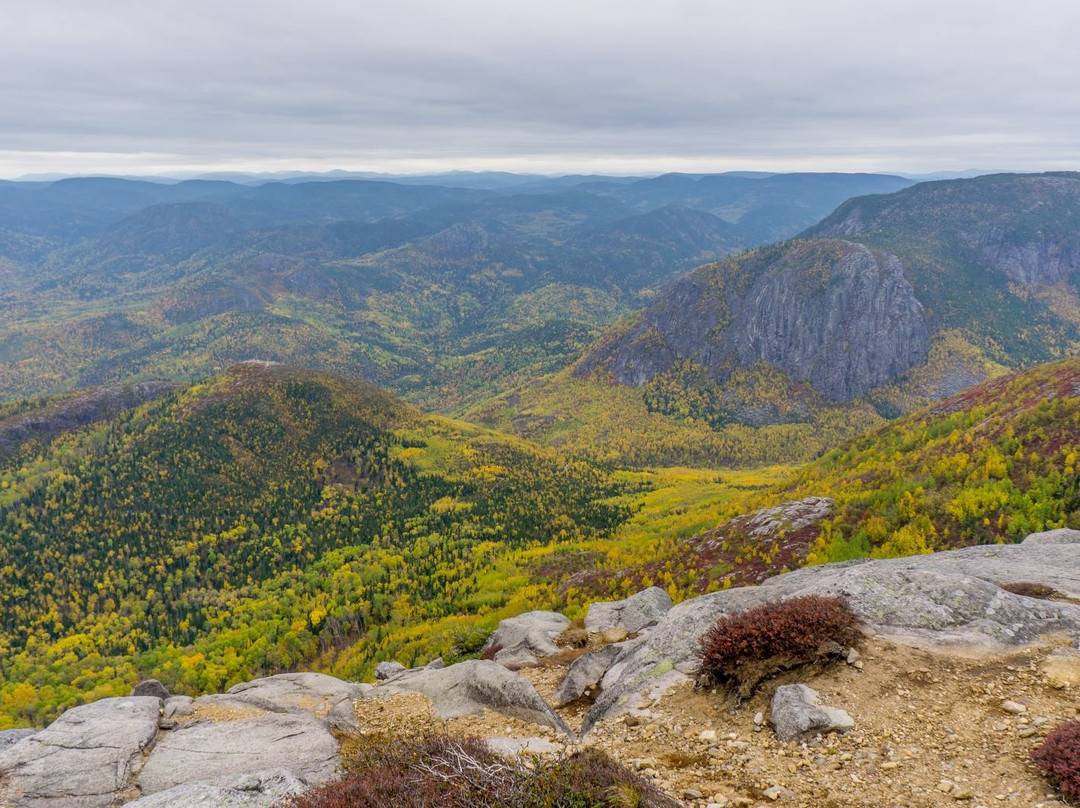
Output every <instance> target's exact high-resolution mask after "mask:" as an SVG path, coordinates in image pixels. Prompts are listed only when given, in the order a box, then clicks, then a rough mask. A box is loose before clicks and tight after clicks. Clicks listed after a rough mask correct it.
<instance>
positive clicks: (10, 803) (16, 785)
mask: <svg viewBox="0 0 1080 808" xmlns="http://www.w3.org/2000/svg"><path fill="white" fill-rule="evenodd" d="M160 709H161V701H160V699H156V698H145V697H140V698H117V699H102V700H101V701H96V702H94V703H93V704H86V705H83V706H81V707H74V708H72V709H71V710H68V711H67V712H66V713H64V714H63V715H62V716H60V718H58V719H56V721H54V722H53V723H52V724H50V725H49V727H48V728H47V729H44V730H42V731H41V732H38V733H36V734H34V735H31V736H29V737H26V738H24V739H23V740H21V741H20V742H19V743H17V744H15V745H14V746H12V747H9V748H8V749H6V750H4V751H3V752H0V770H3V771H6V772H7V773H8V775H9V776H8V780H7V782H6V783H5V785H4V787H3V789H4V790H3V792H2V793H0V804H2V805H4V806H5V807H6V808H98V806H101V808H106V807H107V806H112V805H113V804H114V803H116V802H117V801H118V799H119V798H120V796H121V795H123V794H124V793H125V792H126V791H127V790H128V789H129V788H130V787H131V785H132V783H133V782H134V779H135V776H136V775H137V774H138V772H139V769H140V767H141V766H142V763H143V751H144V750H146V749H147V748H148V747H149V746H150V745H151V743H153V741H154V738H155V737H156V736H157V732H158V713H159V711H160Z"/></svg>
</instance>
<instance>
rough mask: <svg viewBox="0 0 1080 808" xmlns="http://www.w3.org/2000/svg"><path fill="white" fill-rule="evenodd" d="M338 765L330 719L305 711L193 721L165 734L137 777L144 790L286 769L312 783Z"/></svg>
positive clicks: (323, 778) (323, 779)
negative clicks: (237, 718)
mask: <svg viewBox="0 0 1080 808" xmlns="http://www.w3.org/2000/svg"><path fill="white" fill-rule="evenodd" d="M339 764H340V756H339V751H338V742H337V740H336V739H335V738H334V736H333V734H332V733H331V731H330V725H329V724H327V722H325V721H323V720H321V719H318V718H315V717H314V716H312V715H308V714H306V713H296V714H291V713H290V714H287V715H281V714H279V715H262V716H258V717H256V718H248V719H243V720H239V721H191V722H189V723H186V724H181V725H180V726H179V727H177V728H176V729H174V730H171V731H169V732H163V733H161V737H160V738H158V741H157V744H156V745H155V746H154V750H153V752H152V754H151V755H150V757H149V759H147V761H146V764H145V765H144V766H143V767H142V771H141V772H140V774H139V777H138V786H139V788H140V789H141V790H142V793H143V794H144V795H146V794H156V793H157V792H160V791H167V790H168V789H171V788H174V787H176V786H178V785H182V784H184V783H190V782H209V783H213V782H218V781H223V780H228V779H230V778H235V777H242V776H245V775H250V774H252V773H254V772H259V771H264V770H267V769H285V770H287V771H289V772H290V773H292V774H293V775H294V776H295V777H297V778H299V779H301V780H303V781H304V782H306V783H308V784H310V785H317V784H320V783H324V782H326V781H327V780H329V779H330V778H331V777H333V776H334V774H335V773H336V772H337V770H338V767H339Z"/></svg>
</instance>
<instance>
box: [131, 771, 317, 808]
mask: <svg viewBox="0 0 1080 808" xmlns="http://www.w3.org/2000/svg"><path fill="white" fill-rule="evenodd" d="M307 788H308V784H307V783H305V782H304V781H303V780H301V779H299V778H298V777H296V776H295V775H294V774H293V773H292V772H291V771H288V770H287V769H273V770H270V771H261V772H254V773H253V774H245V775H241V776H240V777H234V778H232V779H231V780H227V781H226V782H224V783H222V784H220V785H214V784H213V783H205V782H198V783H184V784H183V785H179V786H176V787H174V788H170V789H169V790H168V791H159V792H158V793H157V794H151V795H150V796H147V797H141V798H140V799H137V800H135V801H134V802H129V803H126V805H125V808H272V806H275V805H281V804H282V803H283V802H285V800H287V799H288V798H289V797H292V796H295V795H296V794H301V793H303V792H304V791H305V790H306V789H307Z"/></svg>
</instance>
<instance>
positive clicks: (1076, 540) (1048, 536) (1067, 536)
mask: <svg viewBox="0 0 1080 808" xmlns="http://www.w3.org/2000/svg"><path fill="white" fill-rule="evenodd" d="M1023 543H1024V544H1080V530H1070V529H1069V528H1067V527H1061V528H1058V529H1057V530H1046V531H1043V532H1042V533H1032V534H1030V535H1029V536H1028V537H1027V538H1025V539H1024V541H1023Z"/></svg>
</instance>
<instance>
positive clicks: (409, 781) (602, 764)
mask: <svg viewBox="0 0 1080 808" xmlns="http://www.w3.org/2000/svg"><path fill="white" fill-rule="evenodd" d="M348 765H349V769H350V770H349V772H348V773H347V774H346V775H345V776H344V777H342V778H341V779H340V780H337V781H336V782H332V783H328V784H327V785H325V786H322V787H321V788H317V789H314V790H312V791H309V792H307V793H306V794H302V795H300V796H298V797H295V798H294V799H293V800H292V801H291V802H289V803H288V808H478V806H486V807H487V808H503V807H504V806H505V808H553V806H558V807H559V808H623V806H627V805H633V806H636V807H637V808H678V803H676V802H675V801H674V800H672V799H670V798H669V797H667V796H665V795H664V794H662V793H661V792H660V791H658V790H657V789H656V788H655V786H653V785H651V784H650V783H648V782H647V781H645V780H643V779H642V778H641V777H639V776H638V775H636V774H633V773H632V772H630V771H629V770H627V769H625V768H623V767H622V766H621V765H619V764H618V763H616V762H614V761H613V760H611V759H610V758H609V757H607V756H606V755H604V754H603V753H601V752H597V751H595V750H593V749H584V750H582V751H580V752H576V753H574V754H573V755H570V756H569V757H566V758H562V759H560V760H555V761H548V762H543V763H539V764H537V765H536V766H535V768H534V770H529V769H527V768H526V767H525V766H524V765H523V764H522V763H521V762H520V761H518V760H507V759H505V758H503V757H501V756H499V755H497V754H495V753H494V752H492V751H491V750H490V749H488V747H487V746H486V745H485V744H484V743H483V742H482V741H479V740H476V739H472V738H452V737H450V736H446V735H432V736H428V737H425V738H421V739H413V740H403V739H400V738H398V739H388V738H383V739H382V742H381V743H380V742H373V743H370V744H369V745H368V746H367V747H366V748H364V749H361V750H358V751H357V753H356V754H355V755H354V756H353V757H351V758H350V760H349V764H348Z"/></svg>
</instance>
